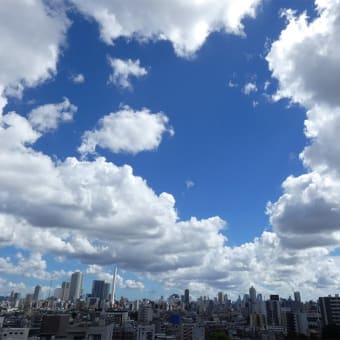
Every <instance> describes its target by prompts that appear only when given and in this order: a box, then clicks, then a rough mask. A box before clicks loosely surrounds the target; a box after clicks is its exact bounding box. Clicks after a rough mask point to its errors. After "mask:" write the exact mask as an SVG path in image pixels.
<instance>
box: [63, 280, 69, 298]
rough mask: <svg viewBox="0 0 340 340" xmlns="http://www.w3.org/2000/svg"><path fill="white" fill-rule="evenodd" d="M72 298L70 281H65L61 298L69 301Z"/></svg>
mask: <svg viewBox="0 0 340 340" xmlns="http://www.w3.org/2000/svg"><path fill="white" fill-rule="evenodd" d="M69 298H70V282H63V283H62V284H61V299H62V300H63V301H68V300H69Z"/></svg>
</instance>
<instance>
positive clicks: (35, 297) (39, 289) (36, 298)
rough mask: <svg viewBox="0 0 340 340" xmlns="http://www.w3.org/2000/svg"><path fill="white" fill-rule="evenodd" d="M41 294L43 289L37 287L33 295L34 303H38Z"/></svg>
mask: <svg viewBox="0 0 340 340" xmlns="http://www.w3.org/2000/svg"><path fill="white" fill-rule="evenodd" d="M40 294H41V287H40V286H39V285H37V286H35V288H34V293H33V301H38V300H39V297H40Z"/></svg>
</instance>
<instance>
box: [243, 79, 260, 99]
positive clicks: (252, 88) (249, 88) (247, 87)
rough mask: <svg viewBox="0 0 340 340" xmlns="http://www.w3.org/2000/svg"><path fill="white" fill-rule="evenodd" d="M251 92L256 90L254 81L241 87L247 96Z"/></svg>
mask: <svg viewBox="0 0 340 340" xmlns="http://www.w3.org/2000/svg"><path fill="white" fill-rule="evenodd" d="M252 92H257V86H256V84H255V83H251V82H249V83H247V84H245V85H244V87H243V93H244V94H246V95H247V96H248V95H250V94H251V93H252Z"/></svg>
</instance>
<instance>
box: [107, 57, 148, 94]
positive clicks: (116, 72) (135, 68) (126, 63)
mask: <svg viewBox="0 0 340 340" xmlns="http://www.w3.org/2000/svg"><path fill="white" fill-rule="evenodd" d="M109 63H110V66H111V67H112V72H113V73H112V74H111V75H110V77H109V82H110V83H112V84H115V85H117V86H120V87H122V88H124V89H132V85H131V81H130V79H131V77H135V78H140V77H143V76H145V75H147V74H148V71H147V69H146V68H144V67H142V66H140V61H139V59H137V60H131V59H127V60H122V59H117V58H115V59H113V58H109Z"/></svg>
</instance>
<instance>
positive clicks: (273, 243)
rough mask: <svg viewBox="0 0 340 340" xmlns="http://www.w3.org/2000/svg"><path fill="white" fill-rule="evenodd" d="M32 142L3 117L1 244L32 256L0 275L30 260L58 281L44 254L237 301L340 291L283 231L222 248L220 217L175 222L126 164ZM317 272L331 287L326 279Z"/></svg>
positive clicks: (326, 264)
mask: <svg viewBox="0 0 340 340" xmlns="http://www.w3.org/2000/svg"><path fill="white" fill-rule="evenodd" d="M39 137H40V134H39V133H37V132H36V131H35V130H34V129H32V127H31V125H30V124H29V121H28V120H27V119H25V118H24V117H22V116H20V115H18V114H17V113H14V112H12V113H8V114H5V115H4V116H3V119H2V121H1V127H0V151H1V152H0V163H1V164H2V166H1V167H0V230H1V234H0V245H2V246H15V247H18V248H20V249H27V250H30V251H31V252H32V255H31V257H30V258H29V259H24V260H22V261H21V260H20V259H19V263H21V264H20V265H19V269H15V268H14V267H15V265H14V264H15V261H13V260H10V259H2V260H0V270H1V268H3V269H2V270H3V273H4V274H5V272H8V273H11V272H12V273H14V274H15V273H17V275H21V273H22V274H23V275H25V273H24V271H27V272H29V271H28V270H25V268H27V267H26V264H25V263H28V265H30V266H31V267H32V268H34V270H33V271H31V272H32V275H35V276H40V277H41V278H46V279H47V278H48V277H51V276H53V275H62V273H55V274H54V273H53V272H52V273H48V270H47V268H46V262H45V260H44V259H43V258H42V255H40V254H46V253H48V254H54V255H55V256H63V257H64V258H65V259H79V260H81V261H82V262H84V263H87V264H89V265H90V266H89V269H88V271H89V272H90V271H91V273H93V274H95V275H98V276H99V277H100V278H105V280H107V281H110V278H111V273H106V272H105V271H104V270H103V269H102V268H103V267H102V266H103V265H108V264H112V263H117V264H118V265H119V267H120V268H124V269H125V270H128V271H131V272H135V273H137V274H140V275H144V276H146V277H148V278H150V279H154V280H158V281H160V282H161V283H162V284H164V285H165V287H168V288H171V289H183V288H187V287H189V288H190V289H191V290H193V293H195V294H206V292H212V291H216V290H217V289H218V290H221V289H223V290H227V291H228V293H229V294H230V295H231V296H235V295H236V294H237V293H239V292H240V291H241V292H242V291H247V289H248V288H249V286H250V285H251V284H256V285H257V288H258V290H260V291H262V292H264V293H266V294H267V293H269V292H270V291H276V292H279V293H281V294H289V293H290V292H291V291H292V289H293V288H294V289H301V290H302V291H304V292H305V294H306V296H308V297H315V296H316V295H317V294H322V293H323V294H324V293H329V292H331V291H333V289H334V290H335V289H337V287H338V286H339V284H340V278H339V275H340V274H339V273H338V269H337V268H338V264H339V261H338V258H336V257H331V256H329V249H327V248H325V247H324V244H320V247H316V248H315V247H314V248H312V249H309V250H308V251H306V250H299V249H296V250H294V249H291V250H287V249H285V248H283V246H285V245H282V244H281V243H282V242H283V238H282V235H281V234H275V233H270V232H264V233H263V234H262V236H261V237H259V238H257V239H255V240H254V241H253V242H249V243H245V244H243V245H240V246H238V247H229V246H227V245H226V241H227V239H226V237H225V236H224V234H223V233H222V231H223V229H224V228H225V226H226V223H225V222H224V221H223V220H222V219H221V218H219V217H211V218H208V219H202V220H198V219H197V218H195V217H192V218H191V219H189V220H184V221H181V220H180V219H179V216H178V214H177V211H176V208H175V199H174V197H173V196H172V195H170V194H168V193H161V194H159V195H157V194H156V193H155V192H154V191H153V190H152V189H151V188H150V187H149V186H148V185H147V183H146V181H145V180H144V179H142V178H140V177H138V176H135V175H134V174H133V172H132V168H131V167H130V166H127V165H125V166H122V167H118V166H116V165H115V164H113V163H110V162H108V161H106V160H105V159H104V158H97V159H95V160H93V161H80V160H77V159H76V158H67V159H66V160H65V161H60V160H58V161H53V160H52V159H51V158H50V157H49V156H47V155H44V154H43V153H41V152H37V151H34V149H33V148H32V145H33V144H34V142H35V141H36V140H37V139H38V138H39ZM304 237H305V236H304ZM283 243H284V242H283ZM295 248H299V247H295ZM310 258H313V262H312V263H311V261H310ZM315 266H317V267H318V268H320V270H318V271H315V270H314V268H315ZM320 273H327V275H328V276H329V277H330V278H331V280H330V281H329V282H328V283H325V282H323V281H322V277H321V276H320V275H323V274H320ZM104 274H105V275H104ZM26 275H27V274H26ZM58 277H60V276H58ZM119 280H120V281H119V282H120V283H119V284H120V285H121V287H127V288H134V289H136V288H137V289H142V288H143V282H141V281H134V280H131V281H130V280H125V279H122V278H121V279H119ZM121 280H122V281H121ZM319 286H320V287H319ZM315 287H319V288H315Z"/></svg>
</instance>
